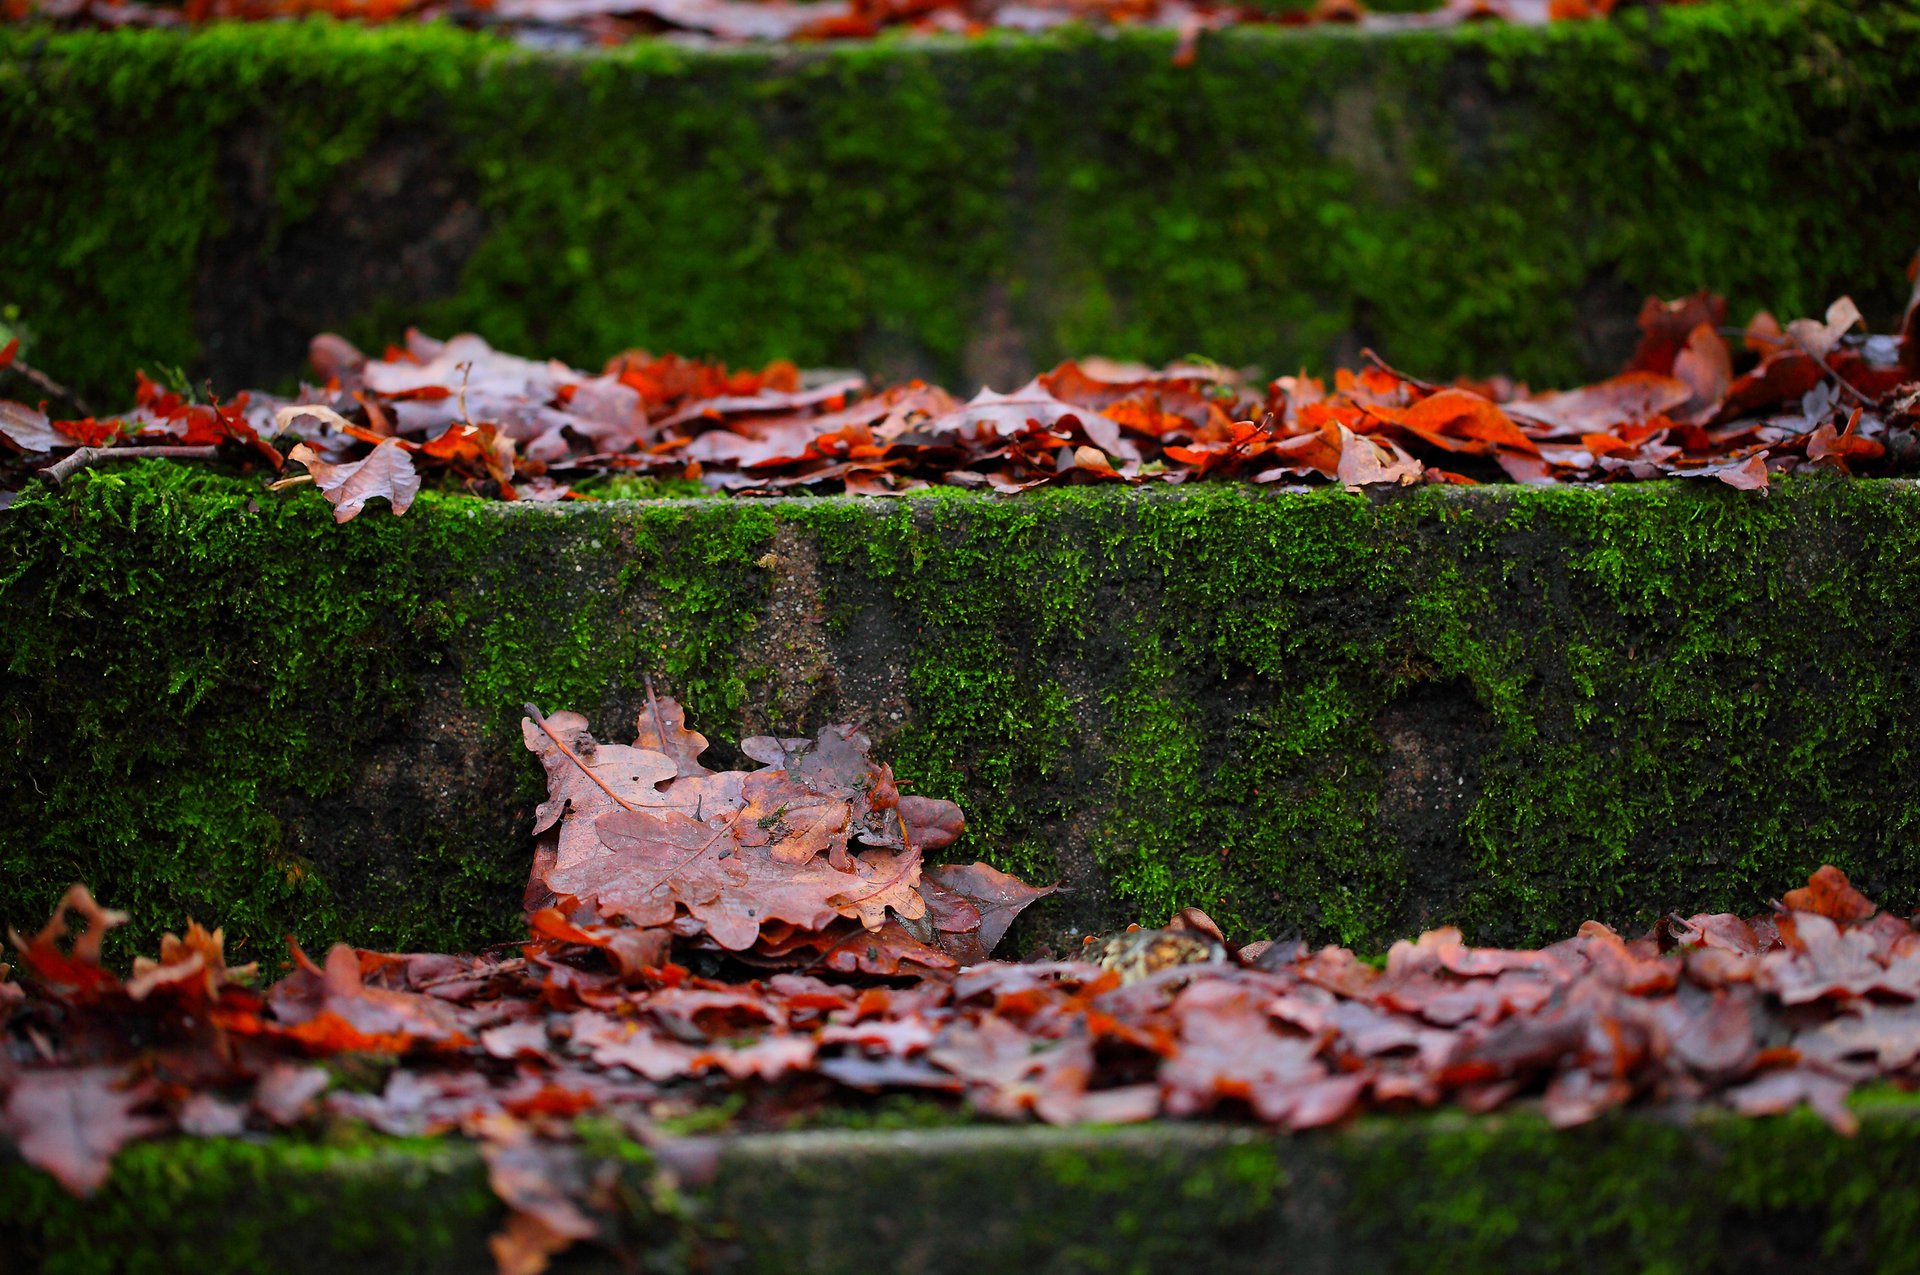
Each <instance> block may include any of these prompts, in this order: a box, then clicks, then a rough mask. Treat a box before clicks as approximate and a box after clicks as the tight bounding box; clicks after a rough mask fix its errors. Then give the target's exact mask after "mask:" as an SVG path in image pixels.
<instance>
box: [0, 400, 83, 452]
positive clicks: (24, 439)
mask: <svg viewBox="0 0 1920 1275" xmlns="http://www.w3.org/2000/svg"><path fill="white" fill-rule="evenodd" d="M0 435H4V436H5V437H6V439H7V441H8V442H10V443H12V444H13V445H14V446H15V447H18V448H19V449H20V450H21V451H26V452H50V451H55V450H57V449H59V448H63V447H72V446H74V445H75V441H74V440H73V439H71V438H69V437H67V436H66V435H65V434H63V433H61V432H60V430H59V429H58V428H56V427H55V426H54V424H53V422H52V421H50V420H48V419H47V414H46V413H45V412H41V411H36V410H35V409H34V408H31V407H28V406H27V405H26V404H25V403H11V402H0Z"/></svg>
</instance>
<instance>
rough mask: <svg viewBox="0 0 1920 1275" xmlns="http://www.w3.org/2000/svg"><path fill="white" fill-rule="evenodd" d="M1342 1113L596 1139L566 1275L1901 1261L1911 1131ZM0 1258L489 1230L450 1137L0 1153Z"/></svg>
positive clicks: (328, 1262) (412, 1252) (400, 1239)
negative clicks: (668, 1151)
mask: <svg viewBox="0 0 1920 1275" xmlns="http://www.w3.org/2000/svg"><path fill="white" fill-rule="evenodd" d="M1856 1109H1858V1110H1860V1111H1861V1113H1862V1117H1863V1118H1862V1122H1861V1124H1862V1127H1861V1130H1860V1132H1859V1134H1858V1135H1857V1136H1855V1137H1853V1138H1843V1137H1840V1136H1839V1135H1837V1134H1834V1133H1833V1132H1831V1131H1830V1130H1828V1129H1827V1128H1826V1127H1825V1126H1823V1125H1821V1124H1820V1123H1819V1122H1818V1121H1816V1120H1815V1119H1814V1118H1813V1117H1812V1116H1811V1115H1809V1114H1807V1113H1804V1112H1802V1113H1799V1114H1796V1115H1792V1116H1787V1117H1780V1118H1774V1119H1766V1120H1743V1119H1740V1118H1738V1117H1732V1116H1727V1115H1723V1114H1710V1113H1709V1114H1700V1115H1694V1116H1692V1117H1685V1116H1678V1115H1648V1114H1638V1115H1631V1116H1616V1117H1613V1118H1610V1119H1607V1120H1604V1121H1602V1122H1600V1123H1598V1124H1595V1125H1592V1126H1588V1127H1584V1128H1580V1129H1575V1130H1571V1131H1565V1132H1556V1131H1554V1130H1551V1129H1549V1128H1548V1127H1547V1126H1546V1125H1545V1123H1544V1122H1543V1121H1541V1120H1540V1119H1539V1118H1538V1117H1536V1116H1532V1115H1528V1114H1510V1115H1503V1116H1497V1117H1481V1118H1470V1117H1464V1116H1458V1115H1444V1114H1443V1115H1435V1116H1419V1117H1404V1118H1401V1117H1372V1118H1369V1119H1366V1120H1364V1121H1362V1122H1360V1123H1359V1124H1357V1125H1355V1126H1353V1127H1350V1128H1347V1129H1344V1130H1339V1131H1335V1132H1326V1133H1318V1134H1312V1135H1303V1136H1299V1137H1295V1138H1291V1139H1289V1138H1285V1137H1276V1136H1273V1135H1270V1134H1266V1133H1263V1132H1260V1131H1258V1130H1254V1129H1248V1128H1241V1127H1233V1126H1226V1125H1176V1124H1161V1125H1149V1126H1142V1127H1137V1128H1122V1129H1114V1128H1108V1129H1047V1128H1041V1127H1035V1126H1026V1127H994V1126H967V1127H960V1128H945V1129H923V1130H896V1131H887V1132H881V1131H866V1132H860V1131H822V1132H813V1133H785V1134H759V1135H747V1136H727V1137H718V1138H714V1139H711V1140H708V1141H707V1142H706V1147H707V1150H706V1152H705V1153H702V1154H699V1155H686V1156H683V1157H679V1158H680V1159H683V1160H685V1161H687V1162H696V1161H697V1162H700V1163H702V1164H703V1165H711V1166H712V1167H711V1178H710V1180H707V1181H704V1182H678V1183H676V1182H674V1181H673V1180H672V1178H671V1177H670V1176H666V1175H663V1173H662V1171H661V1166H660V1164H659V1163H657V1162H656V1161H655V1160H654V1159H653V1158H652V1157H651V1156H650V1155H649V1154H648V1153H646V1152H645V1151H643V1150H641V1149H640V1148H639V1147H637V1146H634V1145H631V1144H624V1145H603V1146H602V1147H601V1148H600V1149H599V1150H598V1151H597V1152H594V1153H591V1155H590V1161H591V1162H599V1163H608V1164H612V1165H617V1166H618V1173H619V1178H620V1181H621V1182H622V1183H623V1184H624V1186H623V1189H622V1191H621V1193H620V1194H621V1198H622V1200H623V1201H624V1205H625V1210H626V1211H625V1213H624V1214H623V1215H622V1217H621V1219H620V1221H619V1224H618V1227H617V1230H618V1234H617V1235H614V1236H612V1237H611V1238H612V1245H611V1248H612V1249H613V1250H614V1251H611V1252H610V1251H608V1249H606V1248H600V1249H595V1248H583V1249H580V1250H576V1251H574V1252H573V1253H571V1254H569V1255H568V1256H566V1257H563V1258H562V1259H561V1260H560V1263H559V1264H558V1265H557V1267H556V1270H557V1271H560V1272H569V1271H574V1272H578V1271H587V1270H607V1271H615V1270H633V1269H636V1268H637V1269H641V1270H648V1271H661V1272H670V1271H680V1270H689V1269H697V1270H703V1271H781V1272H791V1271H808V1272H816V1273H819V1275H828V1273H830V1272H841V1271H846V1272H865V1271H874V1270H889V1271H898V1272H912V1273H914V1275H921V1273H925V1275H934V1273H936V1272H955V1273H956V1275H969V1273H972V1272H979V1271H1013V1270H1019V1271H1034V1272H1068V1271H1073V1272H1089V1271H1115V1272H1120V1271H1126V1272H1148V1271H1174V1270H1181V1271H1186V1270H1202V1271H1248V1272H1253V1271H1275V1270H1284V1271H1288V1272H1297V1273H1299V1275H1316V1273H1319V1272H1326V1273H1327V1275H1335V1273H1344V1272H1355V1271H1367V1272H1374V1271H1379V1272H1400V1271H1404V1272H1409V1273H1410V1275H1411V1273H1413V1272H1428V1271H1436V1270H1441V1271H1449V1272H1460V1273H1461V1275H1467V1273H1470V1272H1483V1271H1484V1272H1498V1273H1501V1275H1505V1273H1507V1272H1513V1271H1523V1270H1524V1271H1541V1270H1562V1269H1565V1270H1581V1271H1594V1272H1613V1271H1618V1272H1636V1273H1638V1272H1647V1271H1661V1272H1668V1273H1670V1275H1693V1273H1696V1272H1699V1273H1705V1272H1719V1271H1726V1272H1740V1273H1741V1275H1756V1273H1768V1272H1779V1273H1780V1275H1787V1273H1788V1272H1793V1273H1796V1275H1797V1273H1798V1272H1804V1271H1807V1270H1811V1269H1816V1268H1817V1269H1820V1270H1824V1271H1831V1272H1835V1273H1836V1275H1838V1273H1839V1272H1853V1271H1859V1272H1876V1273H1880V1275H1886V1273H1891V1272H1899V1271H1910V1270H1914V1269H1916V1268H1920V1196H1916V1194H1915V1191H1914V1187H1913V1183H1914V1181H1915V1180H1916V1177H1920V1119H1916V1115H1917V1114H1920V1111H1917V1109H1916V1106H1915V1103H1914V1101H1913V1100H1912V1099H1910V1098H1903V1097H1891V1098H1881V1099H1878V1100H1875V1099H1871V1098H1869V1099H1867V1100H1865V1101H1857V1102H1856ZM0 1197H3V1198H5V1199H6V1200H7V1209H6V1210H5V1212H4V1214H3V1215H0V1271H4V1272H7V1273H9V1275H11V1273H13V1272H28V1271H38V1272H44V1273H46V1275H56V1273H60V1275H64V1273H67V1272H72V1273H74V1275H79V1273H81V1272H84V1273H85V1275H103V1273H106V1272H149V1271H151V1272H171V1271H180V1270H194V1271H200V1272H205V1273H206V1275H225V1273H227V1272H235V1273H237V1272H256V1271H266V1270H273V1271H280V1272H284V1273H285V1275H306V1273H307V1272H313V1273H314V1275H320V1273H322V1272H336V1271H339V1272H348V1271H351V1272H360V1271H378V1272H383V1273H385V1272H396V1273H397V1272H419V1273H420V1275H427V1273H429V1272H433V1273H437V1272H455V1271H459V1272H468V1271H478V1270H485V1269H487V1268H488V1267H489V1265H490V1263H489V1259H488V1255H487V1249H486V1237H487V1235H488V1234H489V1233H490V1232H491V1231H493V1230H494V1229H496V1228H497V1227H498V1226H499V1225H500V1224H501V1222H502V1221H503V1219H504V1210H503V1209H502V1207H501V1206H500V1205H499V1204H498V1202H497V1201H495V1200H494V1199H493V1198H492V1196H491V1195H490V1193H489V1192H488V1189H487V1185H486V1173H485V1169H484V1167H483V1166H482V1165H481V1163H480V1160H479V1156H478V1155H477V1154H476V1153H475V1151H474V1150H473V1149H472V1148H471V1147H470V1146H468V1145H466V1144H463V1143H458V1142H448V1143H427V1142H404V1141H395V1140H386V1139H370V1140H367V1141H364V1142H347V1143H337V1144H331V1145H316V1144H312V1143H306V1142H301V1141H298V1140H295V1139H291V1138H278V1139H274V1140H270V1141H262V1142H227V1141H212V1142H186V1141H175V1142H165V1143H154V1144H148V1145H144V1146H136V1147H133V1148H131V1149H129V1150H127V1151H126V1152H124V1153H123V1154H122V1156H121V1159H120V1160H119V1161H118V1162H117V1164H116V1166H115V1168H114V1173H113V1177H112V1178H111V1179H110V1180H109V1182H108V1184H107V1186H106V1187H105V1188H104V1190H103V1192H102V1194H101V1195H100V1196H98V1197H97V1198H95V1199H94V1200H91V1201H86V1202H81V1201H76V1200H74V1199H72V1198H70V1197H68V1196H66V1195H64V1194H63V1193H62V1192H61V1191H60V1189H59V1188H58V1187H57V1186H55V1185H54V1184H53V1182H52V1181H51V1180H50V1179H48V1178H46V1177H45V1176H43V1175H41V1174H39V1173H38V1172H36V1171H34V1170H31V1169H28V1168H26V1167H25V1166H24V1165H21V1164H19V1163H18V1162H13V1163H6V1162H0Z"/></svg>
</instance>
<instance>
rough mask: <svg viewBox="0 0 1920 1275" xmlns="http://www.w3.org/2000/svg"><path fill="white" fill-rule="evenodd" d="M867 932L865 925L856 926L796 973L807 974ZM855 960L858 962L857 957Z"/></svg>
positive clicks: (824, 948) (821, 950)
mask: <svg viewBox="0 0 1920 1275" xmlns="http://www.w3.org/2000/svg"><path fill="white" fill-rule="evenodd" d="M866 932H867V929H866V927H865V926H863V925H856V926H854V927H853V929H852V930H851V931H849V932H848V933H846V934H842V935H841V936H840V937H839V938H837V939H835V940H834V941H833V942H832V943H830V944H828V945H827V946H826V947H823V948H821V949H820V954H819V955H818V956H816V957H814V958H813V959H812V960H810V961H808V962H807V963H806V964H805V965H802V966H801V967H800V968H799V969H798V970H797V971H795V972H796V973H800V974H804V973H806V972H807V971H808V970H810V969H812V968H813V967H814V966H816V965H818V964H819V963H820V962H822V961H824V960H826V959H827V958H828V957H829V956H832V955H833V954H834V953H835V952H838V951H839V950H840V949H841V948H843V947H845V946H846V945H847V944H848V942H849V941H851V940H853V939H857V938H859V937H860V936H861V935H863V934H865V933H866ZM855 959H856V960H857V959H858V958H857V957H856V958H855Z"/></svg>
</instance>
